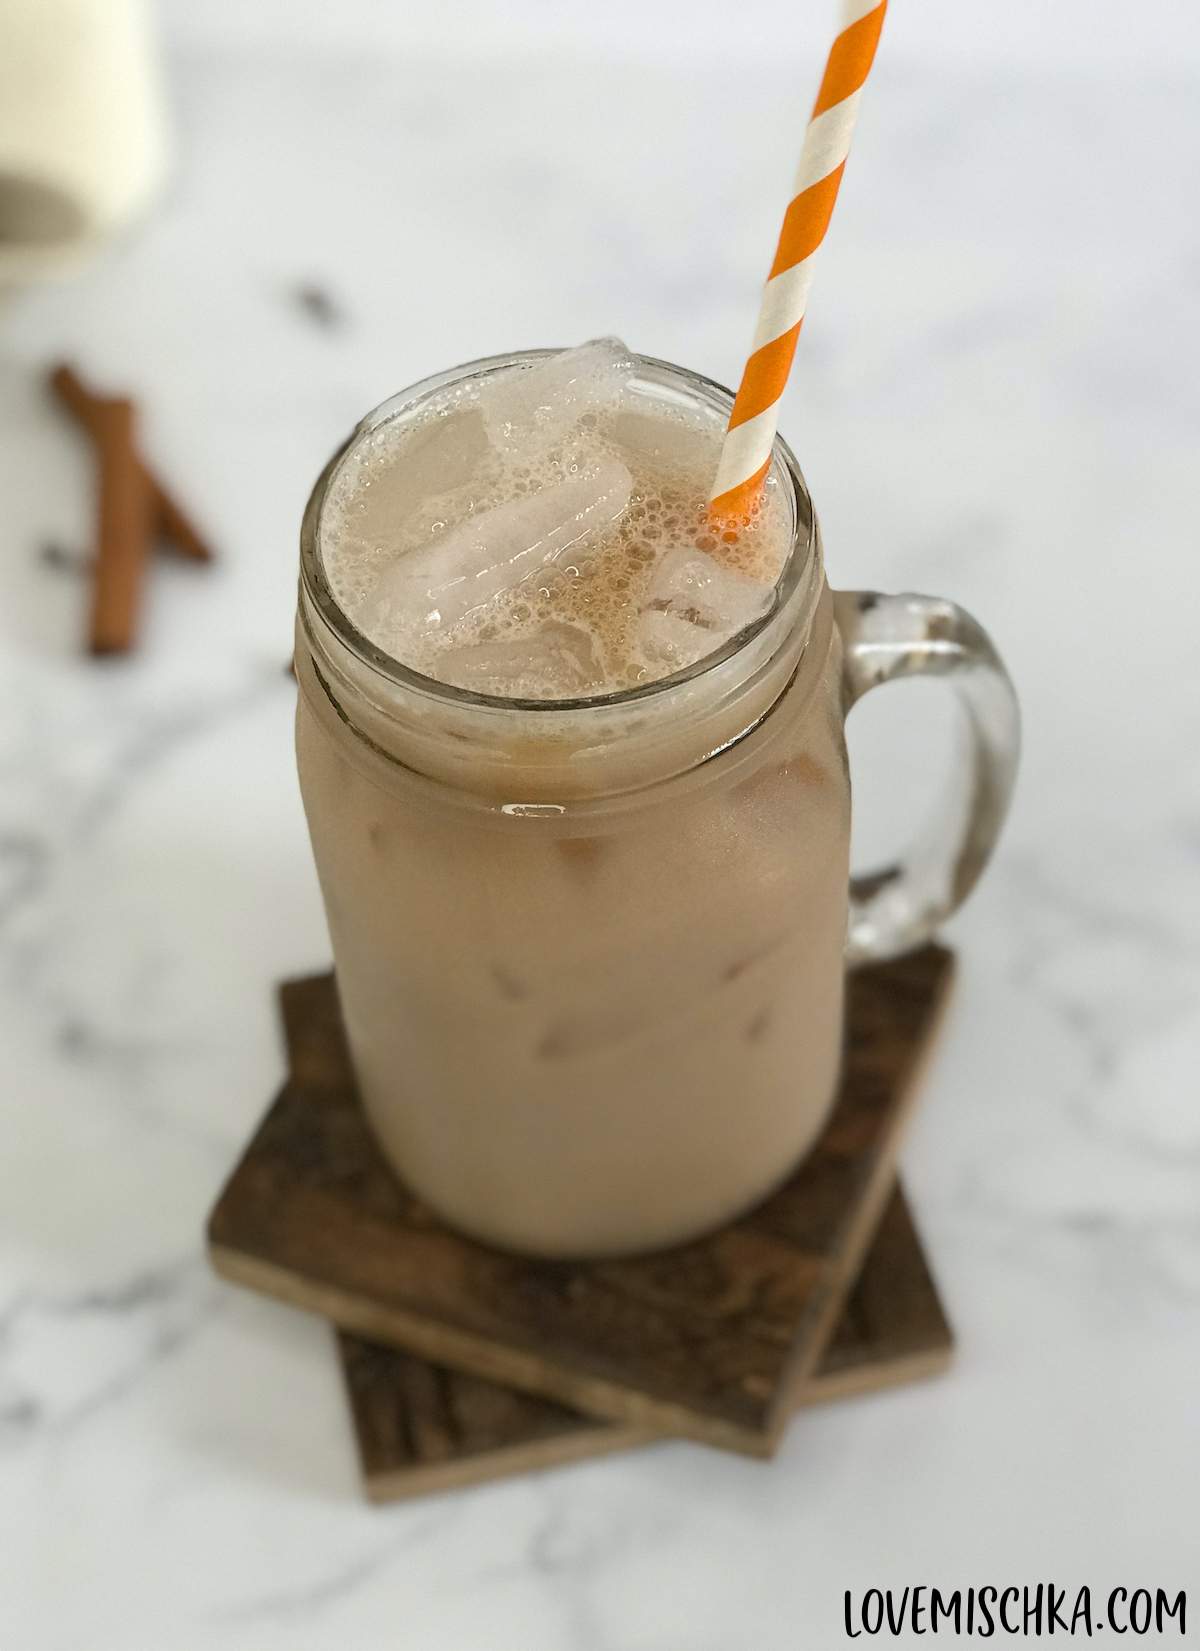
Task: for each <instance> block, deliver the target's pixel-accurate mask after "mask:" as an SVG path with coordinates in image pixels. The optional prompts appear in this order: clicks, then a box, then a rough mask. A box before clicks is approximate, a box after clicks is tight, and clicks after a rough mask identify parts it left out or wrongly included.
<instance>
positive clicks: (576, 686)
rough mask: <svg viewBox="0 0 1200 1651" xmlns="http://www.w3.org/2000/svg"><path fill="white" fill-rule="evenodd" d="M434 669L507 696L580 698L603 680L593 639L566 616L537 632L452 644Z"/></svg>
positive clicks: (452, 680)
mask: <svg viewBox="0 0 1200 1651" xmlns="http://www.w3.org/2000/svg"><path fill="white" fill-rule="evenodd" d="M433 668H434V669H435V671H436V673H437V675H438V677H439V678H440V679H441V681H443V682H450V683H453V684H454V685H455V686H456V687H458V688H473V689H474V690H475V692H476V693H478V694H497V695H500V696H502V697H504V698H507V699H574V698H578V697H580V696H582V695H585V694H588V693H592V692H595V691H596V690H597V689H598V688H599V687H600V686H601V684H602V681H603V673H602V671H601V669H600V666H599V664H598V662H597V660H596V654H595V650H594V648H593V646H592V639H591V637H590V636H589V635H588V633H587V632H586V631H585V630H581V629H580V628H579V626H578V625H568V624H566V623H565V622H564V621H561V620H553V621H551V622H550V623H549V624H546V625H543V626H542V627H541V629H540V630H538V631H535V632H534V633H533V634H532V635H531V636H516V637H503V638H501V639H500V640H499V641H495V642H476V643H474V644H469V645H467V646H464V647H460V648H447V649H446V650H445V652H443V653H440V654H438V655H437V657H436V660H435V662H434V667H433Z"/></svg>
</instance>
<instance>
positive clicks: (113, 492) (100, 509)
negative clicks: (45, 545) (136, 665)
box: [88, 399, 151, 654]
mask: <svg viewBox="0 0 1200 1651" xmlns="http://www.w3.org/2000/svg"><path fill="white" fill-rule="evenodd" d="M90 418H91V421H92V423H91V428H92V439H93V441H94V442H95V447H96V466H97V476H98V496H97V527H96V565H95V576H94V581H93V585H92V612H91V618H90V622H89V627H88V639H89V645H90V647H91V650H92V652H93V653H94V654H111V653H125V652H127V650H128V649H129V648H131V647H132V646H133V642H134V637H135V635H136V633H137V617H138V609H139V607H140V604H141V592H142V575H143V573H144V572H145V565H146V555H147V551H148V549H149V543H150V521H151V497H150V489H149V486H148V481H147V476H146V471H145V468H144V466H143V465H142V464H141V462H140V461H139V459H138V454H137V447H136V446H135V444H134V413H133V403H132V402H130V401H125V400H111V401H106V400H98V399H97V400H93V402H92V411H91V415H90Z"/></svg>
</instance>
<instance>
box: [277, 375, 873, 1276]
mask: <svg viewBox="0 0 1200 1651" xmlns="http://www.w3.org/2000/svg"><path fill="white" fill-rule="evenodd" d="M728 404H729V403H728V397H727V394H726V393H725V392H723V391H721V390H720V389H719V388H718V387H717V386H714V385H711V384H709V383H707V382H706V381H704V380H702V379H699V378H697V377H695V376H694V375H690V374H686V373H683V372H681V371H680V370H679V369H675V368H670V367H667V366H665V365H664V364H662V363H655V362H649V361H645V360H641V359H638V358H633V357H630V356H628V355H627V354H626V352H625V351H624V350H623V349H622V348H621V347H619V346H617V345H615V344H609V343H603V344H600V345H594V346H588V347H585V348H584V350H582V351H580V352H572V353H571V354H570V355H568V356H564V357H552V356H547V355H533V356H528V357H521V358H508V359H505V360H499V361H496V362H491V363H482V364H477V365H476V366H475V367H473V368H468V369H460V370H458V371H457V372H456V373H451V374H447V375H443V377H442V378H440V379H437V380H433V381H430V382H429V383H428V384H426V385H424V386H418V387H417V389H416V390H414V391H412V392H409V393H407V394H406V395H404V396H402V397H399V398H397V399H396V401H395V402H393V403H389V404H387V405H386V406H385V407H383V408H381V409H379V410H378V411H377V412H376V413H375V414H373V415H371V417H370V418H368V419H367V420H366V421H364V424H363V425H362V426H360V427H359V430H358V431H357V432H356V433H355V435H354V437H353V438H352V439H351V441H350V443H349V444H348V445H347V447H346V448H345V449H344V450H343V452H342V453H341V454H340V455H339V456H338V457H337V458H336V459H335V460H334V461H333V462H332V463H331V465H330V466H329V468H328V469H327V470H326V472H325V474H324V476H323V477H322V478H321V481H320V482H319V483H318V486H317V488H316V490H315V492H314V494H313V498H312V500H311V501H310V505H309V510H308V513H307V516H306V520H305V528H304V543H303V552H302V583H301V609H300V620H299V624H298V630H297V638H298V646H297V672H298V677H299V681H300V689H301V692H300V701H299V710H298V717H297V745H298V753H299V763H300V777H301V785H302V790H303V795H304V803H305V808H306V811H307V815H308V821H309V828H310V831H311V834H312V841H313V848H314V853H315V856H316V862H317V867H318V871H319V874H320V880H321V887H322V890H323V893H324V898H325V904H326V908H327V911H328V916H329V925H330V931H331V935H332V939H333V949H334V957H335V963H336V968H337V977H338V984H339V989H340V992H341V999H342V1006H343V1010H344V1014H345V1020H346V1026H347V1030H348V1034H349V1039H350V1045H351V1050H352V1054H353V1058H354V1063H355V1067H356V1071H357V1075H358V1079H359V1083H360V1086H361V1091H362V1096H363V1100H364V1104H365V1106H366V1109H367V1112H368V1114H369V1117H370V1119H371V1122H372V1125H373V1127H374V1129H375V1131H376V1134H377V1136H378V1139H379V1141H380V1143H381V1145H382V1147H383V1149H384V1151H385V1152H386V1154H387V1155H388V1157H389V1158H390V1160H391V1162H392V1164H393V1165H394V1167H395V1169H396V1171H397V1172H398V1174H399V1175H400V1176H401V1178H402V1179H403V1180H404V1181H405V1182H406V1183H407V1184H408V1186H409V1187H410V1188H411V1189H412V1190H413V1191H414V1192H415V1193H417V1195H418V1196H419V1197H420V1198H422V1199H423V1200H425V1201H426V1202H427V1203H428V1204H429V1205H430V1206H431V1207H432V1208H433V1209H434V1210H436V1211H438V1212H439V1213H440V1214H442V1215H443V1216H445V1217H446V1218H447V1219H448V1220H449V1221H451V1222H453V1223H454V1224H455V1225H457V1226H458V1227H460V1228H462V1229H463V1230H465V1231H467V1232H469V1233H471V1234H474V1235H476V1236H477V1237H479V1238H481V1239H484V1240H486V1241H490V1242H494V1243H496V1244H498V1245H502V1246H505V1247H510V1248H514V1249H518V1250H523V1251H530V1252H535V1253H539V1254H544V1255H551V1256H578V1255H611V1254H619V1253H622V1252H628V1251H637V1250H642V1249H648V1248H653V1247H656V1246H661V1245H667V1244H671V1243H674V1242H677V1241H681V1240H684V1239H687V1238H689V1237H691V1236H693V1235H696V1234H698V1233H700V1232H702V1231H703V1230H705V1229H707V1228H711V1227H713V1226H715V1225H717V1224H719V1223H721V1222H723V1221H725V1220H726V1219H727V1218H729V1217H730V1216H732V1215H734V1214H736V1213H737V1212H739V1211H740V1210H742V1209H744V1208H745V1207H747V1206H748V1205H750V1204H752V1203H754V1202H755V1201H756V1200H758V1199H760V1198H761V1197H763V1195H764V1194H766V1193H767V1192H768V1191H769V1190H770V1189H771V1188H772V1187H773V1186H774V1185H776V1184H777V1183H778V1182H779V1181H780V1180H781V1179H782V1178H783V1177H784V1176H786V1175H787V1174H788V1173H789V1171H790V1170H791V1169H792V1168H793V1166H794V1165H795V1163H796V1162H797V1160H798V1159H799V1158H800V1157H801V1156H802V1155H803V1154H804V1152H805V1151H806V1150H807V1148H808V1147H809V1146H810V1144H811V1143H812V1142H813V1140H814V1138H815V1136H816V1135H817V1133H818V1132H819V1130H820V1129H821V1127H822V1124H823V1123H824V1121H825V1118H826V1116H827V1114H828V1111H829V1108H830V1105H831V1101H832V1097H833V1094H834V1089H835V1085H836V1081H837V1074H838V1066H839V1054H840V1047H841V1037H842V1013H841V1011H842V990H843V967H844V963H843V960H844V948H845V941H846V929H847V881H848V871H847V854H848V842H849V825H850V815H849V803H850V798H849V785H848V779H847V770H846V758H845V749H844V743H843V733H842V722H843V695H844V679H843V665H842V642H841V636H840V633H839V629H838V626H837V625H836V624H835V623H834V615H833V601H832V598H831V595H830V592H829V590H828V587H827V585H826V583H825V578H824V571H823V567H822V563H821V551H820V542H819V536H818V534H817V531H816V526H815V522H814V520H813V517H812V513H811V508H810V505H809V501H808V498H807V495H806V493H805V491H804V487H803V483H802V481H801V478H800V476H799V473H798V471H797V470H796V468H795V464H794V461H793V460H792V459H791V456H790V454H789V453H788V451H787V449H786V448H785V447H784V446H783V445H782V444H781V443H780V444H777V447H776V454H775V459H774V463H773V466H772V470H771V473H770V475H769V477H768V482H767V486H766V488H765V490H764V494H763V499H762V503H761V506H760V508H759V510H758V512H757V514H756V516H755V518H754V519H753V521H751V522H750V523H749V524H747V525H745V526H743V527H742V528H741V529H740V530H739V531H737V532H736V533H733V532H729V531H721V530H720V529H719V528H718V529H714V527H713V525H712V523H711V522H710V521H709V519H708V517H707V514H706V511H705V505H704V501H705V498H706V495H707V487H708V482H709V480H710V479H711V476H712V474H713V468H714V465H715V459H716V454H717V451H718V448H719V445H720V439H721V434H722V430H723V426H724V420H725V416H726V414H727V410H728ZM860 687H861V684H860ZM893 949H895V948H893Z"/></svg>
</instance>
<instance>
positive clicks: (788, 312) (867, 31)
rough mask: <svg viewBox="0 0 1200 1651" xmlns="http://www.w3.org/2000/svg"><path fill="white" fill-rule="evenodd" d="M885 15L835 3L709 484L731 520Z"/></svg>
mask: <svg viewBox="0 0 1200 1651" xmlns="http://www.w3.org/2000/svg"><path fill="white" fill-rule="evenodd" d="M886 10H887V0H843V6H842V27H841V32H840V33H839V35H838V37H837V39H836V40H835V41H834V43H833V45H832V46H831V47H830V50H829V58H828V61H827V62H826V64H825V74H824V78H823V79H822V81H821V90H820V91H819V92H818V93H817V101H816V103H815V104H814V105H813V112H812V117H811V119H810V120H809V123H808V130H807V131H806V132H805V134H804V148H803V151H802V152H801V155H800V166H799V169H798V170H797V173H796V187H795V194H794V195H793V197H792V200H791V203H790V204H789V206H788V209H787V211H786V212H785V213H784V218H783V228H782V229H781V230H780V232H779V245H778V247H777V249H776V252H775V262H774V263H773V264H772V265H771V273H770V275H769V276H768V278H767V284H766V287H765V288H764V289H763V298H762V306H761V308H760V309H759V312H758V326H757V327H756V328H755V332H754V343H753V344H752V345H751V349H750V359H749V360H748V361H747V362H746V369H745V371H744V372H743V374H742V382H741V385H740V387H739V389H738V393H737V397H736V399H735V401H734V403H733V408H732V410H731V412H730V414H729V426H728V428H727V430H726V432H725V441H724V445H723V446H722V448H721V461H720V463H719V464H718V466H717V474H716V480H715V481H714V483H713V491H712V500H711V503H710V506H709V508H710V510H712V511H713V512H714V513H715V514H716V515H718V516H720V517H723V518H725V519H726V520H728V521H730V522H736V521H737V520H739V519H744V518H745V516H746V514H747V512H748V510H749V508H750V506H751V505H752V504H753V502H754V500H755V499H756V498H757V496H758V491H759V488H760V487H761V486H762V483H763V478H764V477H765V476H766V474H767V469H768V467H769V465H770V463H771V448H772V446H773V444H774V441H775V431H776V429H777V427H778V423H779V399H780V397H781V396H782V395H783V391H784V387H785V385H786V384H787V379H788V373H789V372H790V371H791V366H792V357H793V356H794V355H795V353H796V340H797V339H798V338H799V336H800V327H801V324H802V323H803V321H804V311H805V307H806V305H807V303H808V288H809V283H810V281H811V279H812V261H813V257H814V255H815V253H816V250H817V248H818V247H819V246H820V244H821V242H822V241H823V240H824V239H825V231H826V230H827V229H828V228H829V220H830V217H831V216H832V214H833V203H834V201H836V200H837V193H838V189H839V188H840V186H841V182H842V172H843V171H844V169H845V166H846V156H847V154H848V153H849V150H850V135H851V133H852V132H853V131H854V122H855V119H856V117H857V115H858V104H859V99H860V98H861V96H862V87H863V83H864V81H865V80H866V78H867V75H868V74H869V73H870V69H871V64H872V62H873V61H874V58H875V48H876V46H877V45H878V43H879V31H880V29H881V28H882V27H883V14H884V12H885V11H886Z"/></svg>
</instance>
